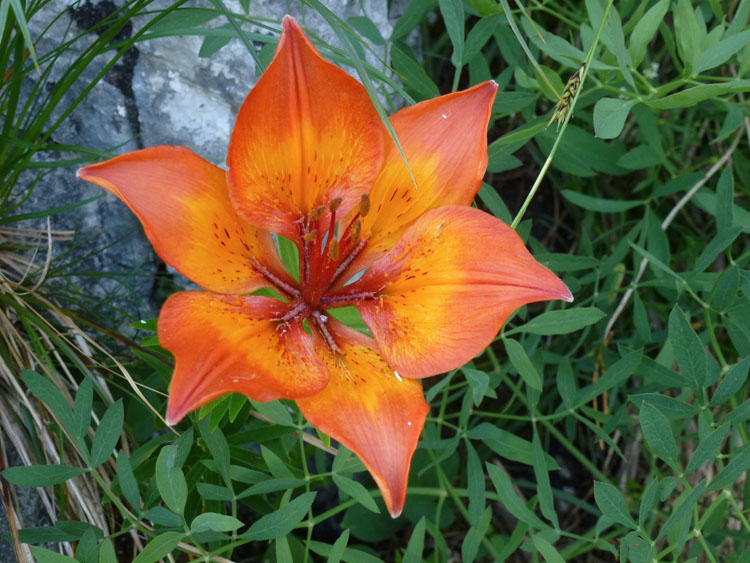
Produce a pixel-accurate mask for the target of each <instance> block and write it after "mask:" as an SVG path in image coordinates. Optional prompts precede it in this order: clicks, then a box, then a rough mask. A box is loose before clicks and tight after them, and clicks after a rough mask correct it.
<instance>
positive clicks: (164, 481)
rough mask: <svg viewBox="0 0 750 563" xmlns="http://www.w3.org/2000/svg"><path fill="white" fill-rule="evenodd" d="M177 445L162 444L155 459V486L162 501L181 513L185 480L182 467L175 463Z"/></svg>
mask: <svg viewBox="0 0 750 563" xmlns="http://www.w3.org/2000/svg"><path fill="white" fill-rule="evenodd" d="M176 457H177V446H164V447H163V448H162V449H161V451H160V452H159V457H158V458H157V460H156V486H157V488H158V489H159V494H160V495H161V498H162V500H163V501H164V503H165V504H166V505H167V506H168V507H169V509H170V510H171V511H172V512H175V513H176V514H180V515H182V511H183V510H184V509H185V502H187V481H185V475H184V474H183V473H182V469H181V468H179V467H177V466H176V465H175V462H176Z"/></svg>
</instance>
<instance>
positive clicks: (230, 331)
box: [158, 291, 328, 424]
mask: <svg viewBox="0 0 750 563" xmlns="http://www.w3.org/2000/svg"><path fill="white" fill-rule="evenodd" d="M289 307H290V306H289V305H288V304H286V303H283V302H281V301H279V300H276V299H269V298H266V297H239V296H229V295H216V294H211V293H208V292H203V291H183V292H180V293H175V294H174V295H172V296H170V297H169V299H167V302H166V303H165V304H164V306H163V307H162V309H161V313H160V314H159V323H158V331H159V342H160V343H161V345H162V346H163V347H164V348H166V349H167V350H169V351H170V352H172V353H173V354H174V356H175V362H176V364H175V371H174V375H173V376H172V382H171V384H170V386H169V406H168V407H167V420H168V421H169V423H170V424H175V423H176V422H177V421H179V420H180V419H181V418H182V417H184V416H185V415H186V414H187V413H189V412H190V411H193V410H195V409H197V408H198V407H200V406H202V405H204V404H206V403H208V402H209V401H211V400H213V399H216V398H217V397H220V396H222V395H225V394H226V393H233V392H236V393H243V394H245V395H247V396H248V397H250V398H251V399H254V400H257V401H270V400H273V399H278V398H286V399H296V398H299V397H305V396H308V395H312V394H314V393H316V392H318V391H320V390H321V389H323V387H325V385H326V383H327V381H328V374H327V371H326V369H325V366H324V365H323V364H322V362H321V361H320V360H319V359H318V357H317V355H316V353H315V349H314V346H313V343H312V339H311V338H310V336H309V335H308V334H307V333H306V332H305V331H304V329H303V328H302V323H301V322H297V323H289V324H288V325H285V327H284V328H283V329H280V328H278V324H279V323H278V322H276V321H274V320H273V319H277V318H279V317H281V316H283V315H284V313H286V312H287V311H288V310H289Z"/></svg>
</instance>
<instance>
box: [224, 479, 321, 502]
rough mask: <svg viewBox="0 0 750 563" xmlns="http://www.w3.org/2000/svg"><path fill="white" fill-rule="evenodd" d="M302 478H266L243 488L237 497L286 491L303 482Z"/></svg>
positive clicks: (301, 484)
mask: <svg viewBox="0 0 750 563" xmlns="http://www.w3.org/2000/svg"><path fill="white" fill-rule="evenodd" d="M305 482H306V481H305V480H304V479H294V478H293V477H280V478H278V479H266V480H265V481H261V482H260V483H257V484H255V485H253V486H252V487H250V488H248V489H245V490H244V491H242V492H241V493H240V494H239V495H237V498H239V499H243V498H246V497H249V496H252V495H265V494H268V493H275V492H276V491H286V490H291V489H295V488H297V487H301V486H303V485H304V484H305Z"/></svg>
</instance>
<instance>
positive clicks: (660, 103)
mask: <svg viewBox="0 0 750 563" xmlns="http://www.w3.org/2000/svg"><path fill="white" fill-rule="evenodd" d="M731 87H732V84H731V82H723V83H721V84H701V85H700V86H693V87H692V88H686V89H685V90H682V91H680V92H677V93H676V94H670V95H669V96H666V97H664V98H659V99H656V100H644V103H645V104H647V105H648V106H649V107H652V108H654V109H675V108H689V107H692V106H694V105H695V104H697V103H698V102H702V101H703V100H708V99H709V98H716V97H717V96H720V95H721V94H724V93H725V92H728V91H729V89H730V88H731Z"/></svg>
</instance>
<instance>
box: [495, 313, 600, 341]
mask: <svg viewBox="0 0 750 563" xmlns="http://www.w3.org/2000/svg"><path fill="white" fill-rule="evenodd" d="M604 316H605V315H604V313H603V312H602V311H600V310H599V309H597V308H596V307H576V308H574V309H562V310H557V311H547V312H546V313H542V314H541V315H538V316H536V317H534V318H533V319H531V320H530V321H529V322H527V323H526V324H523V325H521V326H519V327H516V328H514V329H512V330H509V331H507V332H506V333H505V334H506V335H511V334H515V333H516V332H523V333H528V334H542V335H548V334H568V333H570V332H575V331H577V330H581V329H582V328H585V327H587V326H589V325H592V324H595V323H597V322H599V321H600V320H602V319H603V318H604Z"/></svg>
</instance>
